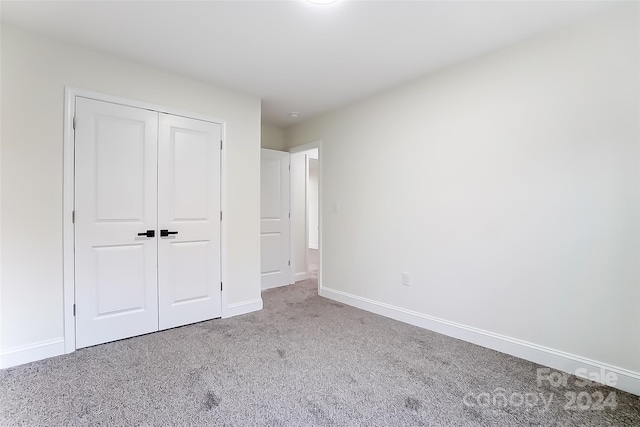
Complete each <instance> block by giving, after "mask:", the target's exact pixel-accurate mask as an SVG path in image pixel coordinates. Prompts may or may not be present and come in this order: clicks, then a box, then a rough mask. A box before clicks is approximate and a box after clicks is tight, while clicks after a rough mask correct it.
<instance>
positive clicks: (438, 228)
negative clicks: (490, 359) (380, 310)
mask: <svg viewBox="0 0 640 427" xmlns="http://www.w3.org/2000/svg"><path fill="white" fill-rule="evenodd" d="M638 25H639V23H638V5H637V4H627V5H625V6H622V7H620V8H618V9H615V10H613V11H610V12H607V13H606V14H605V15H601V16H599V17H595V18H592V19H590V20H588V21H584V22H581V23H578V24H576V25H573V26H571V27H567V28H565V29H562V30H559V31H556V32H554V33H549V34H547V35H543V36H541V37H538V38H536V39H533V40H530V41H527V42H524V43H520V44H518V45H514V46H512V47H510V48H507V49H503V50H501V51H499V52H495V53H493V54H490V55H486V56H483V57H480V58H477V59H475V60H473V61H469V62H467V63H464V64H460V65H457V66H454V67H451V68H448V69H446V70H443V71H441V72H438V73H434V74H432V75H429V76H426V77H424V78H422V79H419V80H417V81H415V82H412V83H409V84H406V85H403V86H401V87H398V88H395V89H393V90H389V91H387V92H384V93H381V94H379V95H378V96H374V97H371V98H368V99H365V100H363V101H361V102H358V103H356V104H354V105H352V106H349V107H346V108H342V109H339V110H337V111H333V112H330V113H328V114H326V115H325V116H323V117H321V118H318V119H314V120H310V121H307V122H304V123H301V124H299V125H296V126H294V127H292V128H289V129H287V130H286V131H285V138H286V141H287V145H288V147H294V146H297V145H300V144H303V143H307V142H310V141H315V140H318V139H322V141H323V144H324V145H323V147H324V148H323V165H324V166H323V168H324V171H325V174H324V176H323V195H322V196H323V200H324V202H325V203H324V211H323V212H322V220H323V236H322V237H323V249H322V250H323V255H324V258H323V269H324V279H323V285H324V286H325V287H327V288H332V289H334V290H337V291H339V292H341V293H343V294H344V295H347V294H348V295H352V296H356V297H358V298H360V299H361V298H368V299H370V300H373V301H378V302H382V303H385V304H389V305H392V306H395V307H399V308H401V309H402V310H405V312H406V310H410V311H412V312H414V313H417V314H418V315H424V316H432V317H433V318H438V319H444V320H447V321H450V322H456V323H458V324H462V325H467V326H470V327H472V328H477V329H480V330H483V331H489V332H491V333H494V334H500V335H502V336H506V337H512V338H515V339H518V340H522V341H526V342H528V343H533V344H535V345H538V346H541V347H546V348H548V349H552V350H558V351H560V352H566V353H569V354H572V355H577V356H579V357H583V358H589V359H592V360H594V361H598V362H602V363H604V364H609V365H612V366H615V367H619V368H623V369H626V370H628V371H630V372H631V373H632V374H633V375H640V309H639V307H640V275H639V274H640V272H639V269H638V260H639V259H640V164H639V156H638V152H639V150H640V142H639V141H640V131H639V126H638V123H639V117H640V106H639V105H640V102H639V94H640V86H639V76H640V65H639V37H638V35H639V31H638ZM334 202H338V203H339V206H340V209H339V211H338V212H337V213H334V212H333V210H332V206H333V205H334ZM403 271H408V272H410V273H411V280H412V285H411V286H409V287H405V286H402V285H401V273H402V272H403ZM541 347H540V348H541ZM556 354H564V353H556ZM638 378H640V377H638Z"/></svg>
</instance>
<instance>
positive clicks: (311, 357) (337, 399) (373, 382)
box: [0, 280, 640, 426]
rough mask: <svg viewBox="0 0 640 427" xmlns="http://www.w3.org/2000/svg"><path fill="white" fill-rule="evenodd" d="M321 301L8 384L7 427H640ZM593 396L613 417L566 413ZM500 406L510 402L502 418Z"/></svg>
mask: <svg viewBox="0 0 640 427" xmlns="http://www.w3.org/2000/svg"><path fill="white" fill-rule="evenodd" d="M315 287H316V282H315V281H314V280H307V281H304V282H300V283H298V284H296V285H292V286H288V287H283V288H276V289H272V290H269V291H266V292H264V293H263V298H264V303H265V309H264V310H262V311H261V312H257V313H252V314H248V315H245V316H240V317H236V318H232V319H226V320H213V321H208V322H203V323H199V324H195V325H190V326H185V327H182V328H177V329H172V330H168V331H164V332H160V333H155V334H150V335H146V336H141V337H136V338H131V339H128V340H123V341H118V342H114V343H109V344H104V345H100V346H95V347H92V348H87V349H83V350H79V351H76V352H75V353H72V354H69V355H65V356H60V357H56V358H52V359H48V360H44V361H39V362H36V363H31V364H28V365H23V366H18V367H15V368H11V369H7V370H4V371H0V425H3V426H14V425H39V426H45V425H46V426H56V425H69V426H71V425H87V426H89V425H91V426H94V425H127V426H130V425H158V426H161V425H162V426H166V425H202V426H204V425H207V426H217V425H221V426H222V425H224V426H250V425H264V426H267V425H268V426H279V425H286V426H312V425H314V426H316V425H317V426H325V425H327V426H328V425H335V426H359V425H366V426H418V425H457V426H463V425H468V426H479V425H505V426H507V425H508V426H516V425H527V426H529V425H556V426H558V425H561V426H569V425H572V426H573V425H594V426H595V425H620V426H623V425H624V426H631V425H640V402H639V400H638V397H637V396H633V395H630V394H627V393H623V392H621V391H614V390H613V389H609V388H606V387H602V386H593V385H592V386H587V387H584V388H580V387H576V386H575V385H574V382H575V377H572V378H571V379H570V380H569V383H570V385H569V387H568V388H566V387H564V386H561V387H559V388H554V387H551V386H550V385H549V383H548V382H545V383H544V384H543V386H541V387H538V386H537V385H536V368H538V367H539V366H538V365H535V364H533V363H530V362H526V361H523V360H521V359H517V358H515V357H510V356H506V355H504V354H501V353H498V352H495V351H492V350H488V349H485V348H482V347H478V346H475V345H472V344H468V343H465V342H463V341H459V340H456V339H452V338H448V337H445V336H443V335H439V334H436V333H433V332H429V331H426V330H423V329H419V328H416V327H413V326H410V325H406V324H403V323H400V322H396V321H394V320H390V319H387V318H384V317H380V316H377V315H374V314H371V313H368V312H365V311H361V310H358V309H355V308H352V307H348V306H344V305H342V304H338V303H336V302H333V301H330V300H327V299H324V298H321V297H319V296H317V291H316V288H315ZM598 391H600V392H601V393H603V395H604V396H608V395H609V393H611V392H614V393H615V396H616V405H617V406H616V408H615V409H612V408H610V407H606V408H605V409H594V408H592V407H589V409H584V408H583V409H579V408H577V409H573V410H571V409H568V410H567V409H564V407H565V405H566V404H567V399H566V398H565V393H571V392H576V393H581V392H586V393H588V394H589V395H591V396H594V395H595V393H597V392H598ZM483 393H488V394H487V395H486V396H489V399H488V400H487V399H485V397H486V396H485V397H481V396H484V395H483ZM499 393H504V394H505V395H506V396H509V397H510V398H511V400H512V402H511V403H509V404H507V405H506V406H504V405H502V404H501V402H502V401H501V400H499V399H498V400H497V401H496V402H497V404H493V401H494V400H493V397H495V396H497V395H498V394H499ZM540 394H542V396H549V395H550V394H553V396H554V398H553V400H552V402H551V404H550V405H549V407H548V409H546V408H545V407H544V405H543V404H542V403H540V402H538V403H537V404H536V405H535V406H530V407H526V404H524V403H522V401H521V400H519V398H518V396H520V397H523V398H526V399H529V397H531V396H535V395H540ZM514 396H515V399H514ZM465 397H466V402H467V403H465ZM545 399H547V400H548V397H545ZM529 401H530V402H533V400H531V399H530V400H529ZM487 402H489V403H490V404H487ZM583 403H584V402H583Z"/></svg>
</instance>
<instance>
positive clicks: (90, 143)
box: [75, 97, 158, 348]
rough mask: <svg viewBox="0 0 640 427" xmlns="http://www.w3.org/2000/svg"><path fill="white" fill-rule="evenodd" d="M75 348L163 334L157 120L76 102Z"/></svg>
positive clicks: (150, 115) (126, 110) (119, 107)
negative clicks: (157, 233)
mask: <svg viewBox="0 0 640 427" xmlns="http://www.w3.org/2000/svg"><path fill="white" fill-rule="evenodd" d="M76 118H77V125H76V134H75V160H76V168H75V187H76V192H75V211H76V215H75V219H76V222H75V256H76V258H75V287H76V295H75V297H76V307H77V309H76V347H77V348H81V347H87V346H90V345H94V344H100V343H103V342H108V341H113V340H117V339H121V338H126V337H130V336H134V335H139V334H144V333H148V332H152V331H155V330H157V329H158V303H157V295H158V293H157V270H156V266H157V243H156V242H157V239H156V238H153V237H147V236H146V235H145V236H140V235H139V233H143V232H146V230H156V228H157V216H156V212H157V139H158V138H157V128H158V113H154V112H151V111H147V110H142V109H139V108H133V107H126V106H122V105H117V104H111V103H108V102H102V101H96V100H91V99H86V98H81V97H78V98H77V99H76Z"/></svg>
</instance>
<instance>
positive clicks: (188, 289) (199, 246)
mask: <svg viewBox="0 0 640 427" xmlns="http://www.w3.org/2000/svg"><path fill="white" fill-rule="evenodd" d="M210 245H211V242H209V241H204V242H169V248H170V251H171V263H170V265H171V266H172V267H171V273H170V274H171V277H170V278H169V280H170V286H171V294H172V295H171V305H175V304H183V303H186V302H189V301H194V300H197V299H202V298H209V292H208V291H209V289H208V286H207V284H208V283H209V281H210V278H209V274H210V272H209V263H208V260H209V256H210V253H209V246H210Z"/></svg>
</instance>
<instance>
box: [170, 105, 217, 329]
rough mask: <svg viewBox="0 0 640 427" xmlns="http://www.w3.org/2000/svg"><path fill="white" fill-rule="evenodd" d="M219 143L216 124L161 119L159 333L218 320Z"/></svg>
mask: <svg viewBox="0 0 640 427" xmlns="http://www.w3.org/2000/svg"><path fill="white" fill-rule="evenodd" d="M220 140H221V126H220V125H219V124H216V123H210V122H205V121H201V120H195V119H189V118H185V117H179V116H172V115H169V114H160V119H159V137H158V176H159V181H158V222H159V229H160V230H161V235H160V237H159V242H158V274H159V277H158V298H159V311H160V316H159V319H160V322H159V323H160V329H166V328H171V327H175V326H180V325H184V324H188V323H193V322H199V321H202V320H207V319H212V318H215V317H220V315H221V290H220ZM162 230H166V232H167V235H165V236H163V235H162Z"/></svg>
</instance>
